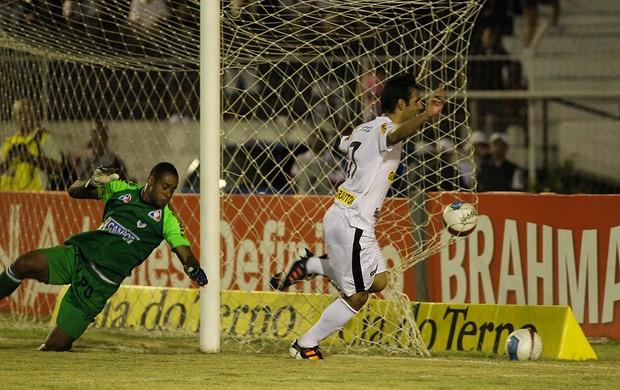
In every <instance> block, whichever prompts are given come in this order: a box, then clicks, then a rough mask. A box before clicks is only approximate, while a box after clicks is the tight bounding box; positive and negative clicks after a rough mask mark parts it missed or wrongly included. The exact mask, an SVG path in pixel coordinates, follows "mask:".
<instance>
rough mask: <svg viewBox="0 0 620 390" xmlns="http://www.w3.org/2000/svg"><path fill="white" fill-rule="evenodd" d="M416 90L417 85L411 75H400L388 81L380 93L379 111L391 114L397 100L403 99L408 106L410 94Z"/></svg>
mask: <svg viewBox="0 0 620 390" xmlns="http://www.w3.org/2000/svg"><path fill="white" fill-rule="evenodd" d="M416 89H418V83H417V82H416V80H415V77H414V76H413V75H411V74H402V75H398V76H394V77H392V78H390V79H388V81H387V82H386V83H385V86H384V87H383V91H382V92H381V98H380V101H381V110H382V111H383V113H393V112H394V111H395V110H396V107H397V105H398V100H399V99H404V100H405V101H406V102H407V104H409V99H410V98H411V94H412V93H413V91H415V90H416Z"/></svg>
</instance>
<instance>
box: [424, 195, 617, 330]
mask: <svg viewBox="0 0 620 390" xmlns="http://www.w3.org/2000/svg"><path fill="white" fill-rule="evenodd" d="M478 198H479V204H478V214H479V217H478V225H477V227H476V230H475V231H474V233H473V234H472V235H471V236H469V237H468V238H467V239H465V240H462V241H459V242H457V243H455V244H453V245H450V246H449V247H447V248H446V249H445V250H443V251H441V252H440V253H438V254H437V255H435V256H433V257H432V258H431V259H429V260H428V267H429V278H430V279H431V280H429V285H430V286H432V287H431V289H430V291H429V299H430V300H431V301H434V302H444V303H450V302H453V303H497V304H520V305H569V306H571V308H572V310H573V312H574V314H575V318H576V319H577V321H578V322H579V323H580V324H581V327H582V329H583V330H584V333H585V334H586V336H588V337H609V338H613V339H620V322H619V320H618V319H619V318H620V304H619V303H618V301H620V277H619V274H620V211H619V210H620V196H617V195H556V194H539V195H534V194H524V193H483V194H479V195H478ZM431 207H441V206H440V205H437V204H436V205H434V206H431Z"/></svg>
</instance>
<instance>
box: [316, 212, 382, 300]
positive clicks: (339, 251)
mask: <svg viewBox="0 0 620 390" xmlns="http://www.w3.org/2000/svg"><path fill="white" fill-rule="evenodd" d="M323 237H324V239H325V246H326V249H327V255H328V257H329V262H330V265H331V266H332V268H333V270H334V274H335V276H336V282H338V286H339V287H340V290H341V291H342V292H343V293H344V295H346V296H347V297H350V296H351V295H353V294H355V293H358V292H363V291H367V290H368V289H369V288H370V286H371V285H372V282H373V281H374V279H375V275H376V274H378V273H381V272H385V271H387V265H386V263H385V258H384V257H383V252H381V247H379V243H378V242H377V239H376V237H375V233H374V232H369V231H365V230H362V229H359V228H356V227H352V226H350V225H349V223H348V222H347V220H346V218H345V215H344V210H343V209H341V208H340V207H337V206H332V207H330V208H329V210H327V212H326V213H325V217H324V219H323Z"/></svg>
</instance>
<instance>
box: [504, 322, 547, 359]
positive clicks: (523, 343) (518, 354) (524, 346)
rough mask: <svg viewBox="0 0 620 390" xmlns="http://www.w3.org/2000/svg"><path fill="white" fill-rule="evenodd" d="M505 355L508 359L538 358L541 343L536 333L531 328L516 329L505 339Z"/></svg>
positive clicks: (541, 349)
mask: <svg viewBox="0 0 620 390" xmlns="http://www.w3.org/2000/svg"><path fill="white" fill-rule="evenodd" d="M505 349H506V355H507V356H508V359H510V360H538V359H539V358H540V355H542V351H543V344H542V339H541V338H540V336H539V335H538V333H536V332H534V331H533V330H531V329H525V328H524V329H517V330H515V331H514V332H512V333H511V334H509V335H508V338H507V339H506V346H505Z"/></svg>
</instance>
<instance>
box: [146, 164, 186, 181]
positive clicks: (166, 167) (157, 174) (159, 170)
mask: <svg viewBox="0 0 620 390" xmlns="http://www.w3.org/2000/svg"><path fill="white" fill-rule="evenodd" d="M167 173H168V174H171V175H174V176H176V177H177V179H178V178H179V173H178V172H177V169H176V168H175V167H174V165H172V164H170V163H169V162H160V163H158V164H157V165H155V166H154V167H153V169H151V173H150V175H151V176H153V178H154V179H155V181H159V179H161V178H162V176H164V175H165V174H167Z"/></svg>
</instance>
